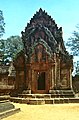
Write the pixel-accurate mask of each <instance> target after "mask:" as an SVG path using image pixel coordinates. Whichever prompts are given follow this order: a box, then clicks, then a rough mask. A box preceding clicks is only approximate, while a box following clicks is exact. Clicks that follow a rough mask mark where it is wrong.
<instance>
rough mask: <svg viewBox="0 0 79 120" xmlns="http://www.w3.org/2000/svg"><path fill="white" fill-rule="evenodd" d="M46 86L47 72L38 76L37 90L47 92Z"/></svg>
mask: <svg viewBox="0 0 79 120" xmlns="http://www.w3.org/2000/svg"><path fill="white" fill-rule="evenodd" d="M45 86H46V85H45V72H41V73H39V74H38V80H37V89H38V90H45Z"/></svg>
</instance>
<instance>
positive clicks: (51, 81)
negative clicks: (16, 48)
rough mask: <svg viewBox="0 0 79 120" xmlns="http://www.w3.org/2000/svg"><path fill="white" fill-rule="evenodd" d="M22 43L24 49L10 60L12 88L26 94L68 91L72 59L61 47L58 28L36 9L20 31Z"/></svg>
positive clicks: (70, 87)
mask: <svg viewBox="0 0 79 120" xmlns="http://www.w3.org/2000/svg"><path fill="white" fill-rule="evenodd" d="M22 40H23V44H24V49H23V51H21V52H20V53H19V54H18V55H17V56H16V59H15V60H14V66H15V69H16V83H15V89H16V90H17V89H18V90H22V91H23V90H26V93H28V94H29V93H30V94H53V93H54V92H55V91H57V90H58V91H61V90H66V91H67V90H70V91H72V76H71V74H72V68H73V58H72V56H71V55H69V54H68V52H67V51H66V48H65V46H64V42H63V37H62V27H60V28H58V27H57V24H56V23H55V21H54V20H53V19H52V18H51V16H49V15H48V14H47V13H46V12H45V11H43V10H42V9H41V8H40V9H39V11H38V12H36V14H34V16H33V18H31V20H30V23H28V24H27V27H26V28H25V31H24V32H23V31H22ZM72 94H73V92H72Z"/></svg>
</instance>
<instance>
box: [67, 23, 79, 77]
mask: <svg viewBox="0 0 79 120" xmlns="http://www.w3.org/2000/svg"><path fill="white" fill-rule="evenodd" d="M76 28H77V30H76V31H73V33H72V36H71V37H70V38H69V39H68V42H67V43H66V46H68V47H69V48H70V51H71V54H73V56H79V24H78V25H77V26H76ZM74 67H75V74H76V75H77V74H79V60H78V61H77V62H76V63H75V65H74Z"/></svg>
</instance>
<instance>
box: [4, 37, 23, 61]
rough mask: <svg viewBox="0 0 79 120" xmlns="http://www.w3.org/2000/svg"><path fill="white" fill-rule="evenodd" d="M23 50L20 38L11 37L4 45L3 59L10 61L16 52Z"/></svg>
mask: <svg viewBox="0 0 79 120" xmlns="http://www.w3.org/2000/svg"><path fill="white" fill-rule="evenodd" d="M22 49H23V43H22V39H21V37H20V36H18V35H16V36H11V37H9V38H7V40H6V43H5V58H6V60H12V59H13V58H14V57H15V56H16V54H17V53H18V52H20V51H21V50H22Z"/></svg>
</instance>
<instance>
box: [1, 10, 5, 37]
mask: <svg viewBox="0 0 79 120" xmlns="http://www.w3.org/2000/svg"><path fill="white" fill-rule="evenodd" d="M4 27H5V23H4V17H3V12H2V11H1V10H0V37H1V36H2V35H3V33H4V32H5V29H4Z"/></svg>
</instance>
